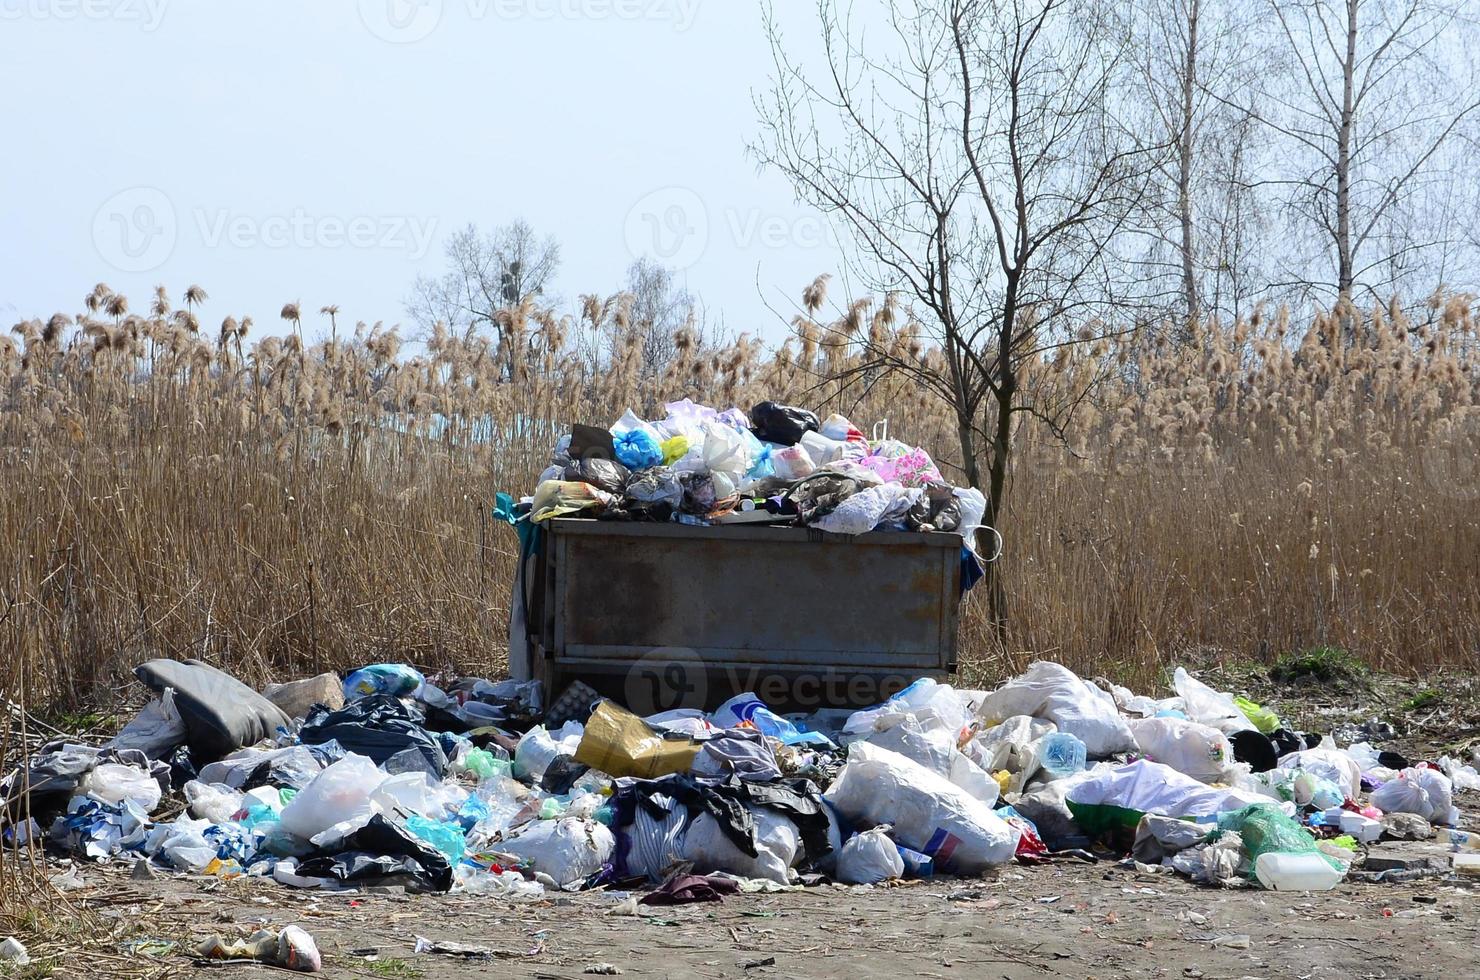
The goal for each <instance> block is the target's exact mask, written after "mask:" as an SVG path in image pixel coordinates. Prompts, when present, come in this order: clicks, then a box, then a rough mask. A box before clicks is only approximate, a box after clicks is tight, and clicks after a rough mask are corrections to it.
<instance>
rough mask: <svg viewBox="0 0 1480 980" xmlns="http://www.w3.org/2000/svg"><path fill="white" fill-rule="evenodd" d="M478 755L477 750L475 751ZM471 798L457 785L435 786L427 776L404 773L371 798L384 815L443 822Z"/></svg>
mask: <svg viewBox="0 0 1480 980" xmlns="http://www.w3.org/2000/svg"><path fill="white" fill-rule="evenodd" d="M475 751H477V750H475ZM467 798H468V792H467V790H465V789H463V788H462V787H461V786H459V785H457V783H455V782H452V781H451V780H448V781H447V782H434V781H433V780H432V778H431V777H430V776H428V775H427V774H426V773H424V772H403V773H399V774H397V775H395V776H391V777H389V778H387V779H386V780H384V781H383V782H381V784H380V785H379V786H377V787H376V788H375V792H374V793H371V794H370V800H371V802H372V803H374V804H375V806H377V807H378V808H379V809H380V810H381V812H383V813H396V814H400V815H402V816H406V817H410V816H413V815H416V816H422V817H427V818H429V819H431V820H444V819H446V818H447V817H448V816H449V815H450V814H455V813H457V811H458V809H459V808H460V807H461V806H462V805H463V803H464V802H465V801H466V800H467Z"/></svg>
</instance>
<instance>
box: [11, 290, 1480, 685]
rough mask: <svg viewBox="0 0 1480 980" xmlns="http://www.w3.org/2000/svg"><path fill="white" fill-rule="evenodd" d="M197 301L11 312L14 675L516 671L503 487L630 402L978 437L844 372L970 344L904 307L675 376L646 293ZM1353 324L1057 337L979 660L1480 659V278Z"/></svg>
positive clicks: (938, 450)
mask: <svg viewBox="0 0 1480 980" xmlns="http://www.w3.org/2000/svg"><path fill="white" fill-rule="evenodd" d="M192 295H193V296H194V298H193V299H192V300H191V301H190V302H189V303H188V304H187V307H188V308H187V309H185V310H183V311H175V310H173V308H172V306H171V304H170V302H169V300H168V298H167V297H166V296H165V295H164V294H163V292H162V291H161V293H160V295H159V296H157V297H156V298H155V300H154V302H153V304H152V306H151V308H150V309H149V311H148V312H147V313H143V314H131V313H129V312H128V309H129V306H128V304H126V303H123V302H120V301H119V300H118V297H117V296H116V295H115V294H113V293H111V291H109V290H108V289H107V288H106V287H104V286H100V287H98V289H96V290H94V291H93V293H91V294H89V296H88V298H87V302H86V303H85V309H84V311H83V312H82V313H81V314H79V316H78V317H77V318H76V320H75V322H72V321H70V320H69V318H66V317H56V318H53V320H52V321H50V322H48V323H41V322H35V321H33V322H28V323H24V324H20V325H18V326H17V327H16V329H15V331H14V339H12V338H9V337H7V338H3V341H0V479H3V481H4V484H5V486H6V487H7V492H6V493H5V494H4V495H3V496H0V670H3V671H4V672H5V676H6V677H7V678H14V679H17V681H18V682H19V683H21V684H23V685H24V686H25V687H26V688H27V689H29V690H30V691H31V692H32V697H33V699H35V700H36V701H37V703H42V702H45V703H48V704H53V705H61V706H62V707H71V706H90V705H98V704H102V705H105V706H113V705H116V704H117V702H118V699H119V692H120V691H122V690H125V689H126V685H127V683H128V679H129V670H130V669H131V668H132V667H133V666H134V665H135V664H137V663H138V662H139V661H141V660H143V659H146V658H149V657H154V656H173V657H187V656H194V657H202V658H204V659H207V660H210V661H213V662H216V663H219V664H222V665H224V666H227V667H228V668H230V669H231V670H233V671H236V672H238V673H240V674H243V675H245V676H246V677H248V678H249V679H252V680H259V681H260V680H264V679H266V678H269V677H279V678H281V677H285V676H288V675H304V674H309V673H313V672H316V671H319V670H323V669H342V668H347V667H352V666H355V665H359V664H363V663H365V662H368V661H374V660H382V659H394V660H407V661H410V662H413V663H417V664H419V665H422V666H424V667H428V668H434V669H435V668H442V667H456V668H458V669H461V670H465V671H470V672H474V673H478V674H496V673H497V672H498V671H499V670H500V669H501V661H502V655H503V654H502V647H503V634H504V629H505V621H506V616H507V597H508V584H509V574H510V564H511V562H510V553H511V549H512V546H513V537H512V534H511V533H509V532H508V530H507V529H506V528H501V527H500V526H498V525H497V524H496V522H495V521H494V520H493V519H492V518H491V516H490V508H491V506H492V502H493V495H494V493H495V492H496V491H498V490H510V491H513V492H516V493H520V492H529V491H530V490H532V489H533V483H534V480H535V479H536V476H537V474H538V473H539V472H540V470H541V469H542V468H543V467H544V465H545V462H546V457H547V453H548V449H549V446H550V445H551V444H552V443H553V442H554V441H555V439H556V437H557V436H558V435H559V434H560V433H561V432H562V431H564V430H565V429H566V427H567V426H568V425H569V423H571V422H573V421H592V422H598V423H606V422H609V421H611V420H613V419H615V418H616V417H617V416H618V415H619V414H620V413H621V412H622V410H623V409H624V408H626V407H628V406H631V407H632V408H634V409H636V410H637V411H639V412H640V413H653V412H658V411H660V405H661V403H662V402H663V401H666V400H672V399H674V398H679V397H683V396H690V397H693V398H695V399H696V400H702V401H706V402H709V403H712V404H730V403H738V404H740V405H742V406H748V405H749V404H751V403H752V402H754V401H758V400H760V399H761V398H765V397H771V398H776V399H779V400H787V401H793V402H796V403H802V404H809V405H813V406H822V407H824V408H825V409H838V410H841V411H843V412H845V413H846V414H848V415H849V416H850V417H851V418H853V420H854V421H855V422H857V423H858V424H859V425H860V426H861V427H863V428H864V429H865V430H866V431H867V430H868V429H869V427H870V426H871V425H872V424H873V423H874V422H875V421H878V420H880V419H884V418H887V419H889V422H890V432H891V433H892V434H896V435H899V436H901V437H904V438H908V439H910V440H912V441H917V442H920V443H921V444H923V445H925V446H927V447H928V448H930V449H931V450H932V452H934V453H935V454H936V455H937V458H938V460H939V461H940V462H941V463H942V466H943V468H944V469H945V470H946V472H947V475H948V476H950V475H951V474H952V472H953V464H957V463H959V460H955V459H953V446H954V444H955V443H954V440H953V439H952V427H951V424H950V423H949V421H948V419H947V417H946V415H945V414H944V413H943V412H942V411H941V409H940V406H939V405H938V404H936V403H935V402H933V401H931V400H930V397H929V396H928V395H927V394H926V393H923V392H921V391H920V390H918V389H916V388H915V387H913V386H911V385H909V384H906V383H904V382H903V381H901V380H898V379H895V378H891V377H889V376H876V377H870V378H869V379H868V381H869V384H868V385H867V386H866V387H863V386H859V385H857V384H855V385H854V386H853V387H851V388H849V389H848V391H847V393H846V395H845V394H844V393H843V392H842V391H841V390H840V389H839V387H838V386H837V385H835V384H832V383H829V382H827V381H825V380H821V379H824V378H826V377H828V376H830V375H836V373H837V372H838V371H839V370H840V369H842V368H845V367H846V366H848V365H849V364H850V358H852V357H855V356H856V352H855V351H854V349H853V347H852V346H850V345H849V344H848V343H845V342H841V341H839V340H838V339H837V338H839V337H846V336H850V335H851V336H857V335H859V333H860V332H861V331H869V332H872V333H875V334H876V336H875V340H876V341H877V339H878V337H879V336H883V337H885V338H886V339H888V340H889V342H891V343H893V344H894V345H895V346H896V348H897V351H898V353H899V355H900V356H903V357H922V358H929V357H935V356H938V354H937V353H936V352H933V351H932V350H930V349H929V346H928V344H926V343H924V342H922V340H921V334H922V331H921V330H920V328H919V327H918V326H917V325H915V324H913V323H911V322H909V320H908V318H907V317H906V316H904V314H903V311H899V310H897V309H892V308H891V309H890V310H889V312H888V315H887V316H885V315H884V310H883V308H882V307H881V308H880V310H879V312H878V313H876V314H874V315H873V316H872V317H870V315H869V311H868V309H867V308H865V307H860V306H859V305H858V304H856V303H855V304H852V305H851V306H848V307H845V308H843V309H842V310H841V311H840V313H839V316H840V320H839V323H838V324H834V325H819V324H817V323H815V322H813V321H812V320H811V319H808V318H803V319H802V320H801V321H799V324H798V329H797V334H796V336H795V337H794V338H793V339H792V340H791V341H790V342H788V343H787V344H786V345H785V346H784V347H782V348H781V349H780V350H777V351H766V350H765V349H763V347H762V345H761V344H760V343H759V342H758V341H756V340H754V339H751V338H748V337H741V338H739V339H738V340H737V341H735V342H734V343H731V344H729V345H728V346H725V347H723V348H718V349H716V348H712V347H708V346H706V345H704V344H703V343H702V342H701V341H700V340H699V338H698V337H697V335H696V334H695V332H694V331H693V330H692V328H686V329H685V331H683V332H681V334H680V336H679V337H677V338H676V342H675V345H674V346H675V348H676V350H677V357H676V360H675V361H674V362H673V363H672V364H671V365H669V367H668V369H667V371H666V372H665V373H663V374H661V375H659V376H658V377H648V378H647V379H646V380H645V379H644V373H643V372H642V371H641V351H642V346H643V345H642V342H641V337H640V336H638V332H637V330H636V328H635V327H634V326H633V324H632V322H631V318H630V317H629V316H628V314H627V301H626V299H625V298H623V297H613V298H610V299H602V298H599V297H585V298H583V300H582V305H581V312H580V314H579V315H572V316H561V315H558V314H557V313H555V312H553V311H549V310H543V309H538V308H536V307H534V306H533V305H530V304H526V305H525V306H522V307H520V308H517V309H511V310H507V311H505V312H504V314H503V315H502V317H501V324H500V327H501V330H502V334H501V336H498V337H482V336H480V337H453V336H449V335H447V334H446V333H445V332H442V331H438V332H436V333H434V334H433V335H432V336H431V337H429V338H427V339H426V342H425V344H424V345H423V349H421V350H419V351H417V352H415V353H407V352H406V351H405V350H403V344H402V342H401V338H400V336H399V335H398V333H397V332H396V331H395V330H392V329H386V328H384V327H383V326H381V325H379V324H377V325H374V326H367V325H365V324H361V325H360V326H359V328H358V329H357V330H356V331H355V332H354V334H353V337H352V338H350V339H343V340H340V341H338V342H323V343H319V344H315V345H312V346H311V347H305V345H304V344H303V343H302V342H301V341H300V339H299V337H300V332H299V323H298V317H299V315H300V314H299V312H298V311H297V310H296V309H293V310H288V309H285V310H284V314H283V315H284V316H285V317H288V319H289V320H290V321H291V322H292V323H293V325H294V328H295V332H294V333H293V334H292V335H290V336H288V337H286V338H282V337H266V338H263V339H261V340H260V341H257V342H256V343H250V342H249V341H248V339H247V336H246V335H247V331H248V330H249V329H250V320H249V319H246V318H242V319H238V318H233V317H228V318H226V319H225V320H224V321H223V323H222V325H221V328H220V330H218V331H209V330H207V329H205V328H203V327H202V326H201V323H200V319H199V318H200V317H204V316H205V312H204V309H203V307H202V305H201V304H202V303H204V302H205V297H204V294H203V292H199V293H194V294H192ZM814 299H815V300H816V302H813V303H809V304H808V309H809V311H814V315H815V311H817V310H819V309H820V307H821V305H822V304H821V300H820V299H819V298H816V297H814ZM291 305H292V304H290V306H291ZM290 314H291V315H290ZM1349 320H1350V322H1351V324H1352V325H1351V326H1350V327H1344V326H1343V324H1342V320H1341V318H1339V317H1336V316H1332V317H1322V318H1318V319H1317V320H1316V321H1314V323H1312V324H1310V325H1308V326H1304V325H1303V327H1302V329H1301V330H1298V331H1297V330H1295V328H1294V327H1293V326H1292V325H1290V324H1288V323H1286V322H1285V321H1284V320H1283V319H1279V318H1276V319H1273V320H1266V321H1259V322H1254V323H1242V324H1237V325H1233V326H1229V327H1218V326H1208V327H1205V328H1203V329H1201V330H1200V331H1198V332H1197V334H1196V336H1195V337H1194V338H1193V341H1192V342H1191V343H1190V344H1188V345H1173V344H1170V343H1167V342H1163V343H1161V344H1159V345H1158V344H1149V343H1145V342H1142V341H1137V340H1128V341H1126V342H1125V343H1124V344H1122V345H1118V346H1117V345H1110V344H1108V343H1101V344H1098V345H1095V346H1094V347H1092V348H1091V347H1088V346H1085V347H1080V348H1074V349H1072V350H1070V349H1067V348H1066V350H1068V353H1066V354H1063V355H1062V356H1060V357H1058V358H1056V359H1054V360H1052V361H1046V362H1044V363H1043V364H1042V365H1040V366H1038V367H1037V368H1036V369H1035V371H1034V372H1032V376H1031V377H1030V378H1029V379H1028V385H1029V386H1030V390H1033V389H1035V388H1036V389H1037V390H1041V391H1048V390H1050V389H1057V390H1059V391H1065V390H1068V391H1073V390H1075V386H1081V387H1084V388H1086V389H1087V387H1088V386H1089V385H1090V384H1091V383H1094V384H1096V385H1097V387H1095V388H1094V389H1093V390H1092V391H1087V394H1088V395H1089V396H1090V397H1089V398H1088V399H1087V401H1086V407H1085V408H1084V409H1083V410H1081V412H1080V413H1079V415H1078V416H1076V418H1075V421H1074V423H1073V425H1072V426H1071V428H1070V430H1069V432H1068V448H1067V449H1066V448H1065V447H1064V446H1063V445H1061V444H1060V443H1059V441H1058V440H1056V439H1054V438H1052V437H1051V436H1050V435H1049V434H1048V433H1047V432H1045V431H1042V430H1041V429H1039V428H1035V427H1033V426H1032V425H1029V426H1026V427H1024V428H1023V429H1022V430H1021V431H1020V432H1019V433H1018V436H1017V444H1016V451H1017V457H1016V459H1017V461H1016V464H1015V466H1014V469H1013V472H1012V476H1011V481H1012V483H1011V489H1010V496H1009V504H1008V507H1009V510H1008V514H1007V519H1006V520H1005V521H1004V522H1003V523H1004V528H1003V530H1004V532H1005V535H1006V539H1007V540H1006V544H1007V554H1006V557H1005V558H1004V559H1003V561H1004V565H1003V567H1004V570H1005V572H1006V575H1007V581H1008V585H1009V590H1010V606H1011V634H1010V637H1009V642H1008V643H1007V645H1006V647H1005V648H1004V647H999V646H998V645H997V644H996V642H995V641H994V640H993V639H992V637H991V635H990V632H989V630H988V629H987V628H986V624H985V622H984V620H983V616H982V608H981V602H980V599H979V598H977V597H973V598H972V599H971V600H970V601H969V602H968V604H967V608H966V616H965V624H964V626H963V638H962V647H963V650H964V651H965V653H966V657H965V662H966V668H967V672H968V677H969V678H972V679H974V681H975V682H976V683H985V682H987V681H988V680H991V679H994V678H997V677H1000V676H1001V675H1002V674H1003V673H1004V672H1006V671H1009V670H1012V669H1015V668H1017V667H1018V666H1020V665H1022V664H1023V663H1024V662H1025V661H1026V660H1028V659H1030V658H1031V657H1036V656H1049V657H1052V658H1054V659H1057V660H1061V661H1063V662H1065V663H1067V664H1069V665H1071V666H1073V667H1076V668H1077V669H1081V670H1084V671H1088V672H1090V673H1093V674H1105V673H1110V674H1114V675H1116V676H1118V677H1121V678H1123V679H1127V680H1132V681H1136V680H1139V681H1142V682H1145V681H1149V680H1151V679H1153V678H1154V677H1155V675H1156V673H1157V672H1158V671H1159V669H1160V668H1161V666H1162V665H1164V664H1165V663H1166V662H1167V661H1168V660H1170V659H1174V658H1176V657H1178V656H1179V655H1180V654H1181V653H1182V652H1184V651H1187V650H1189V649H1194V648H1196V649H1204V648H1211V649H1214V650H1217V651H1221V655H1222V656H1224V657H1227V658H1239V659H1253V660H1258V661H1261V662H1265V663H1269V662H1273V660H1274V659H1275V658H1276V657H1278V656H1280V655H1283V654H1286V653H1289V652H1292V651H1300V650H1305V649H1307V648H1311V647H1317V646H1329V647H1335V648H1340V649H1343V650H1347V651H1350V652H1351V653H1352V654H1353V655H1354V656H1356V657H1358V658H1359V659H1361V660H1363V661H1364V662H1366V663H1368V664H1370V665H1372V666H1374V667H1378V668H1381V669H1386V670H1395V671H1403V672H1408V673H1422V672H1424V671H1426V670H1428V669H1430V668H1432V667H1434V666H1436V665H1451V666H1463V667H1471V668H1473V667H1475V666H1477V665H1480V574H1477V571H1480V569H1477V564H1480V524H1477V522H1475V521H1474V519H1473V513H1474V507H1475V502H1476V500H1477V499H1480V470H1477V468H1476V464H1475V460H1476V458H1477V451H1480V414H1477V410H1476V408H1475V407H1474V403H1475V400H1476V399H1475V396H1476V393H1477V377H1480V372H1477V368H1476V359H1477V354H1476V348H1477V345H1476V329H1475V322H1474V320H1473V319H1472V317H1471V314H1470V311H1469V309H1468V306H1467V305H1466V303H1465V302H1464V301H1463V300H1461V299H1455V300H1447V301H1444V302H1437V301H1436V302H1435V303H1434V304H1431V306H1430V309H1429V312H1428V315H1427V319H1426V322H1424V323H1414V322H1410V320H1408V319H1407V318H1405V317H1403V316H1402V315H1400V314H1398V313H1396V312H1395V311H1391V310H1377V311H1366V312H1364V313H1360V314H1359V313H1357V312H1356V311H1350V316H1349ZM828 338H831V339H828ZM1107 367H1108V368H1109V370H1107ZM1107 376H1108V378H1109V380H1105V379H1106V378H1107ZM1090 379H1095V380H1094V381H1093V382H1092V381H1091V380H1090Z"/></svg>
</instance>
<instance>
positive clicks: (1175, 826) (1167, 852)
mask: <svg viewBox="0 0 1480 980" xmlns="http://www.w3.org/2000/svg"><path fill="white" fill-rule="evenodd" d="M1208 833H1209V830H1208V827H1207V825H1206V824H1195V823H1191V822H1189V821H1187V820H1178V819H1177V818H1175V817H1162V816H1158V815H1156V814H1154V813H1148V814H1146V816H1144V817H1142V818H1141V822H1140V823H1138V824H1137V825H1136V842H1135V845H1134V846H1133V847H1132V848H1131V856H1132V857H1133V858H1135V859H1136V860H1137V861H1140V862H1141V863H1142V864H1160V863H1161V862H1162V861H1163V860H1164V859H1165V858H1168V857H1171V856H1172V855H1173V854H1176V853H1177V852H1178V851H1185V850H1186V849H1187V848H1189V847H1196V846H1197V845H1198V844H1201V843H1202V842H1203V841H1204V840H1206V839H1207V836H1208Z"/></svg>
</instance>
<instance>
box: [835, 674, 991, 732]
mask: <svg viewBox="0 0 1480 980" xmlns="http://www.w3.org/2000/svg"><path fill="white" fill-rule="evenodd" d="M911 714H913V715H914V716H915V717H916V718H918V719H920V721H921V723H922V724H924V723H925V721H926V719H927V717H931V718H935V719H937V720H938V723H939V724H941V725H943V726H945V727H946V728H947V729H948V730H949V731H950V732H951V735H952V737H954V736H955V735H956V734H958V733H959V732H961V730H962V729H964V728H965V727H966V726H967V725H969V724H970V723H971V720H972V713H971V705H970V704H968V703H967V701H966V699H965V698H964V697H963V696H962V694H961V692H960V691H957V690H956V689H955V688H954V687H952V686H951V685H949V684H941V683H939V682H938V681H936V680H934V679H933V678H930V677H921V678H920V679H919V680H917V681H915V682H914V683H913V684H911V685H909V686H908V687H906V688H905V689H904V690H902V691H900V692H899V693H898V694H896V695H894V696H893V697H891V698H890V699H889V700H887V701H885V702H884V703H883V704H877V705H874V706H873V707H872V708H864V709H862V710H860V711H855V712H853V714H851V715H849V716H848V720H847V721H846V722H845V723H844V725H843V729H842V736H843V741H844V742H848V741H850V740H852V739H856V738H860V737H862V736H865V735H867V734H868V733H869V732H881V731H884V730H885V729H886V728H891V727H893V726H894V725H896V724H898V723H899V721H900V720H901V719H903V718H904V716H906V715H911Z"/></svg>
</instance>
